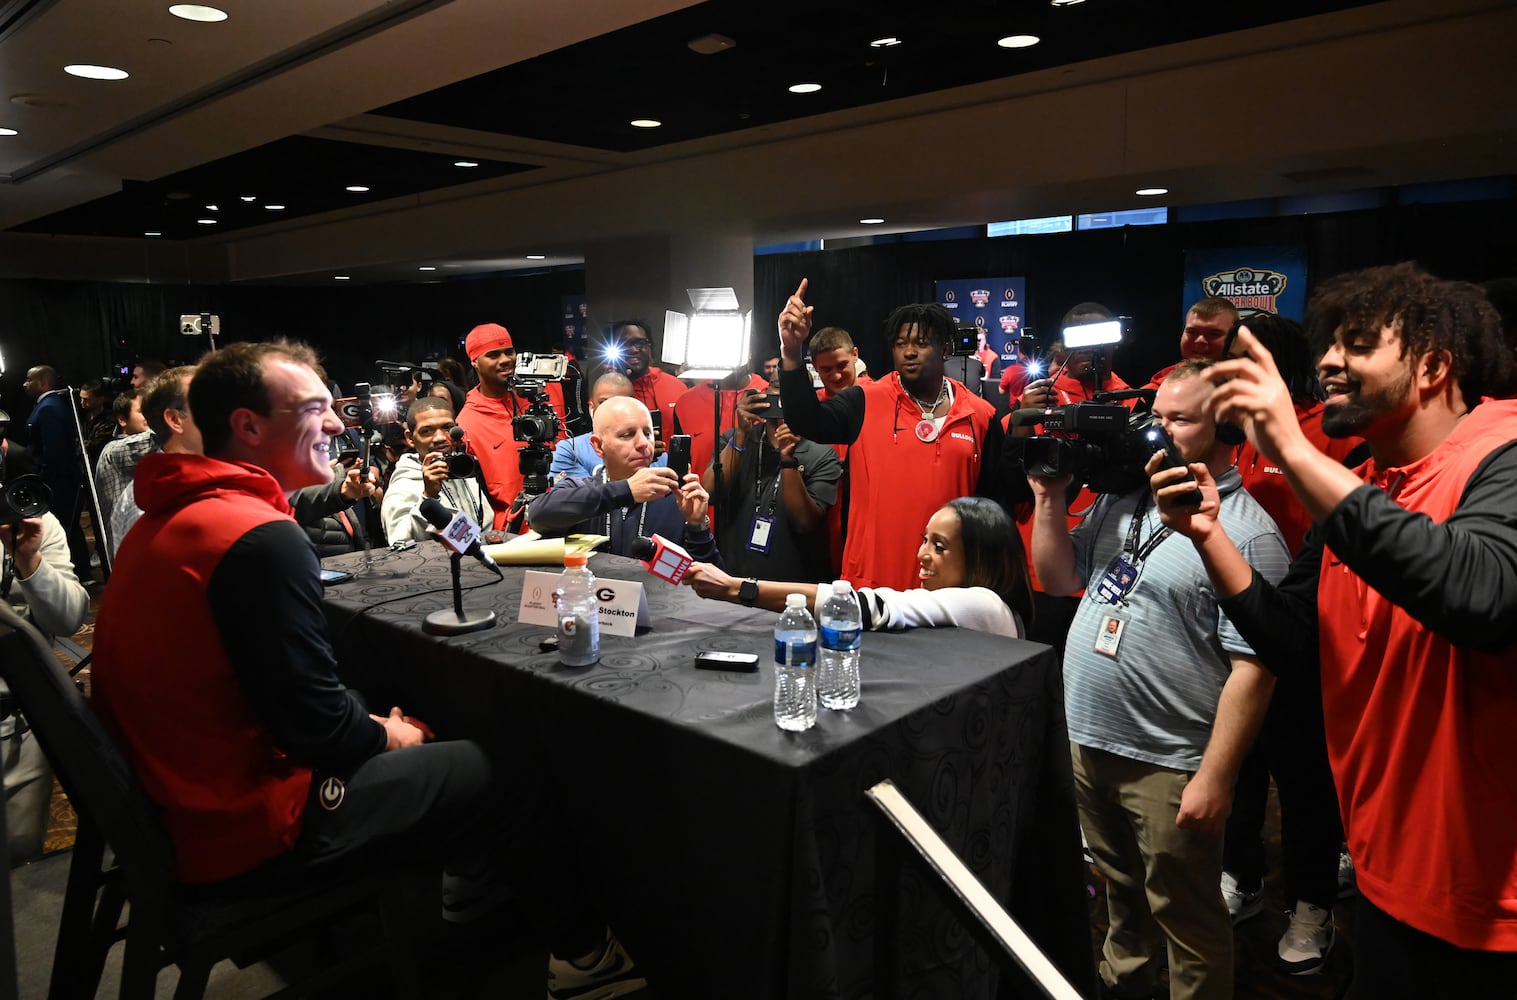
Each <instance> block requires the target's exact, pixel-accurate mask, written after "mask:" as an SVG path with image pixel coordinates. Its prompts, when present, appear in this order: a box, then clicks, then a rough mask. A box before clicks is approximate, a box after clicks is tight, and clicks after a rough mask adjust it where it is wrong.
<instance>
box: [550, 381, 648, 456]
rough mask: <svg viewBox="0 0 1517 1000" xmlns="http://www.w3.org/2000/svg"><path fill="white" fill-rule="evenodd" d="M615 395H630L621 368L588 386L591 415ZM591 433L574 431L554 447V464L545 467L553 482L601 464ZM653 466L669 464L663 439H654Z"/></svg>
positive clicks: (627, 382) (630, 386)
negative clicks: (664, 450)
mask: <svg viewBox="0 0 1517 1000" xmlns="http://www.w3.org/2000/svg"><path fill="white" fill-rule="evenodd" d="M614 396H626V397H628V398H631V397H632V380H631V379H630V378H628V377H627V376H625V375H623V374H622V373H621V372H607V373H606V374H604V375H602V376H601V377H600V378H598V379H596V380H595V385H593V386H591V387H590V401H589V403H588V404H587V405H588V408H589V410H590V416H591V417H594V416H595V411H596V410H598V409H599V408H600V405H601V404H602V403H604V402H605V401H606V400H608V399H611V398H612V397H614ZM591 437H593V435H591V434H576V435H575V436H574V437H569V438H564V440H562V441H560V442H559V443H558V444H557V445H555V446H554V448H553V467H552V468H550V469H549V470H548V472H549V474H550V475H551V477H552V479H553V482H555V483H556V482H558V481H559V480H560V479H563V478H565V477H568V476H573V477H575V478H577V479H580V478H584V477H585V476H593V475H595V470H596V469H599V468H600V467H601V460H600V455H598V454H597V453H596V451H595V446H594V445H592V444H591V443H590V438H591ZM653 451H654V454H655V456H656V457H655V458H654V459H653V465H654V467H655V468H660V469H661V468H663V467H664V466H666V465H668V464H669V460H668V458H667V457H666V456H665V455H664V454H663V442H662V441H657V440H655V441H654V442H653Z"/></svg>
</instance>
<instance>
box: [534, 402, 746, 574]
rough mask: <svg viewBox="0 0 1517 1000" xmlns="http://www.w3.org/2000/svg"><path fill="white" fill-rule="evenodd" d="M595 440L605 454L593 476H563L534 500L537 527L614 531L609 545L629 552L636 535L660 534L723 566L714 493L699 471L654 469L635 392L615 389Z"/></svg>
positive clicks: (547, 531) (553, 533)
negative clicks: (710, 515)
mask: <svg viewBox="0 0 1517 1000" xmlns="http://www.w3.org/2000/svg"><path fill="white" fill-rule="evenodd" d="M590 443H591V444H592V445H593V446H594V447H595V451H596V453H597V454H598V455H600V456H601V458H602V460H603V461H604V463H605V464H604V466H603V467H602V468H601V470H600V471H599V472H598V473H597V474H596V475H593V476H586V477H584V478H582V479H564V480H560V481H559V482H558V483H557V484H556V485H555V486H554V487H553V488H552V489H550V490H549V491H548V492H547V493H544V494H543V495H542V496H540V497H538V498H537V499H535V500H533V501H532V506H531V507H530V508H528V512H527V518H528V520H529V521H530V522H531V525H532V530H534V531H536V532H538V533H539V534H542V535H545V536H550V537H558V536H562V535H571V534H575V533H580V532H586V533H591V534H597V535H609V536H610V538H611V544H610V546H609V549H610V551H611V552H613V553H615V554H616V555H619V556H624V555H629V554H630V553H631V552H632V540H633V539H634V538H637V537H638V536H643V537H651V536H652V535H653V534H655V533H657V534H660V535H662V536H664V537H665V538H667V539H669V540H670V541H671V542H675V543H676V544H678V545H682V546H684V547H685V548H686V549H687V550H689V552H690V554H691V555H692V556H694V557H695V558H696V559H699V560H701V561H702V562H714V563H717V564H718V565H722V558H721V555H720V554H719V553H718V552H717V550H716V539H715V538H714V537H713V536H712V534H711V527H710V525H709V524H708V523H707V519H706V508H707V504H708V502H709V498H708V497H707V495H706V491H705V489H703V488H702V487H701V484H700V477H699V476H697V475H696V474H695V473H693V472H690V473H686V475H685V481H684V482H683V483H681V482H679V480H678V478H677V477H676V476H675V475H674V470H673V469H669V468H663V469H657V468H653V418H652V417H650V416H649V415H648V408H647V407H646V406H644V405H643V404H642V403H640V402H638V401H637V400H635V399H629V398H626V397H622V396H616V397H613V398H611V399H608V400H606V402H604V403H602V404H601V406H600V408H599V409H597V410H596V411H595V432H594V433H593V434H591V435H590Z"/></svg>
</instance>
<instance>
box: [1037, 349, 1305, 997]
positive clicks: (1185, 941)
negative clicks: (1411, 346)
mask: <svg viewBox="0 0 1517 1000" xmlns="http://www.w3.org/2000/svg"><path fill="white" fill-rule="evenodd" d="M1204 370H1205V368H1204V363H1188V364H1186V365H1182V366H1181V367H1179V368H1177V369H1176V370H1175V371H1174V372H1173V373H1171V374H1170V376H1169V378H1168V379H1167V380H1166V381H1165V383H1164V385H1163V387H1162V388H1160V390H1159V394H1158V398H1157V399H1156V400H1155V401H1154V408H1153V413H1154V419H1155V422H1156V423H1157V424H1159V425H1160V426H1161V427H1163V429H1164V430H1165V431H1166V432H1168V434H1169V435H1170V436H1171V438H1172V439H1173V441H1174V446H1175V448H1176V449H1177V450H1178V451H1179V452H1180V455H1181V456H1182V457H1183V459H1184V460H1185V461H1186V462H1196V463H1204V464H1205V466H1206V468H1208V469H1210V470H1212V472H1213V474H1214V475H1215V476H1216V477H1217V480H1218V482H1219V483H1220V484H1221V487H1222V491H1223V500H1222V518H1223V520H1224V521H1225V522H1226V523H1227V524H1228V526H1229V531H1230V532H1231V534H1232V535H1233V537H1235V538H1237V539H1238V540H1239V541H1240V544H1241V545H1242V547H1243V549H1244V551H1246V552H1247V554H1248V558H1249V561H1250V562H1252V563H1253V564H1254V565H1255V566H1256V567H1258V570H1259V572H1260V574H1261V575H1262V576H1264V577H1265V578H1266V579H1269V580H1278V579H1280V578H1281V577H1282V576H1283V575H1284V573H1285V568H1286V564H1287V563H1288V561H1289V558H1290V556H1289V553H1287V552H1286V549H1285V542H1284V541H1283V540H1282V539H1281V537H1280V531H1279V529H1278V528H1276V527H1275V523H1274V521H1272V520H1271V519H1270V517H1269V515H1268V514H1267V513H1265V511H1264V509H1263V508H1262V507H1260V506H1259V505H1258V504H1257V503H1256V502H1255V501H1254V499H1253V498H1252V497H1250V496H1249V495H1248V493H1247V492H1245V491H1244V490H1242V489H1240V488H1239V487H1240V485H1241V482H1242V480H1241V477H1240V476H1239V474H1238V470H1237V469H1236V468H1235V467H1234V466H1233V464H1232V453H1233V446H1232V445H1231V444H1228V443H1227V442H1226V441H1225V440H1223V439H1222V438H1221V437H1219V435H1218V431H1217V427H1216V424H1215V422H1214V421H1213V420H1212V417H1211V412H1210V410H1209V408H1208V403H1209V401H1210V399H1211V395H1212V386H1211V383H1210V382H1208V381H1207V380H1206V378H1205V377H1204V375H1203V372H1204ZM1028 481H1029V483H1030V484H1031V486H1032V489H1033V493H1034V495H1035V497H1036V510H1035V512H1034V514H1033V518H1034V520H1033V551H1032V555H1033V562H1034V564H1035V565H1036V566H1037V570H1038V579H1039V581H1040V582H1041V583H1042V585H1043V587H1044V589H1045V590H1047V591H1048V592H1049V593H1050V594H1054V595H1068V594H1072V593H1074V592H1075V591H1078V590H1080V589H1081V588H1085V589H1086V592H1085V597H1084V598H1083V599H1082V600H1081V601H1080V605H1079V609H1078V610H1077V611H1076V614H1075V619H1074V624H1073V625H1072V626H1071V628H1070V631H1069V638H1068V645H1067V647H1066V650H1065V654H1064V683H1065V691H1066V696H1065V705H1066V711H1067V714H1068V723H1069V739H1070V751H1071V755H1072V758H1073V762H1074V776H1075V797H1076V801H1077V805H1078V807H1079V812H1080V827H1081V829H1082V830H1083V831H1084V832H1085V836H1086V839H1087V840H1088V842H1089V845H1090V853H1091V854H1092V856H1093V857H1094V858H1095V863H1096V868H1097V869H1098V870H1099V871H1100V872H1101V874H1102V875H1103V876H1105V878H1106V881H1107V903H1108V910H1109V912H1110V915H1111V925H1110V930H1109V932H1108V933H1107V936H1106V943H1105V946H1104V947H1103V949H1102V962H1101V968H1100V974H1101V978H1102V979H1103V980H1104V982H1105V984H1106V986H1107V987H1108V988H1109V989H1110V991H1111V992H1113V993H1117V994H1119V995H1122V996H1133V997H1137V996H1148V995H1150V994H1151V993H1152V992H1153V991H1154V989H1155V988H1156V987H1157V986H1158V975H1159V969H1160V966H1161V965H1162V964H1163V961H1164V956H1163V955H1162V954H1160V953H1157V952H1156V950H1155V947H1156V945H1157V944H1158V943H1159V942H1160V941H1164V940H1167V941H1168V945H1169V947H1168V953H1169V963H1170V983H1171V987H1172V995H1173V996H1176V997H1182V996H1183V997H1198V998H1199V997H1230V996H1232V979H1233V957H1232V956H1233V937H1232V927H1231V925H1230V924H1229V922H1228V919H1227V908H1226V907H1225V906H1224V905H1223V902H1222V894H1221V892H1220V891H1218V888H1217V887H1218V884H1219V882H1220V879H1221V877H1222V834H1223V826H1224V823H1225V821H1226V818H1227V813H1228V809H1229V806H1230V803H1231V797H1232V788H1233V782H1234V780H1235V778H1236V777H1237V772H1238V767H1239V765H1240V764H1241V762H1242V760H1243V757H1244V754H1245V753H1246V752H1247V750H1248V747H1249V746H1250V745H1251V744H1252V742H1253V740H1254V737H1255V735H1256V734H1257V733H1258V731H1259V725H1260V723H1261V721H1262V720H1263V718H1264V712H1265V710H1266V708H1267V707H1268V705H1269V698H1270V693H1271V690H1272V689H1273V686H1274V681H1273V677H1272V675H1271V674H1270V673H1269V672H1268V671H1267V670H1265V669H1264V667H1263V665H1262V664H1260V663H1259V661H1258V659H1257V658H1256V657H1255V656H1254V651H1253V648H1252V647H1251V646H1250V645H1249V644H1248V643H1247V642H1245V641H1244V640H1243V637H1242V636H1241V635H1239V634H1238V631H1237V629H1235V628H1234V627H1233V625H1232V623H1231V622H1229V621H1228V619H1227V617H1226V616H1225V615H1223V614H1222V612H1221V610H1220V608H1219V607H1218V604H1217V599H1216V597H1215V595H1214V594H1213V593H1212V590H1211V588H1210V587H1209V586H1207V580H1206V574H1205V571H1204V570H1203V569H1202V567H1201V563H1200V560H1199V559H1197V558H1196V555H1195V553H1194V552H1193V551H1191V549H1190V547H1189V546H1187V545H1185V544H1184V543H1183V541H1181V540H1177V539H1172V538H1170V534H1171V532H1170V531H1169V530H1168V529H1167V528H1164V527H1163V526H1162V525H1160V523H1159V516H1158V512H1157V511H1156V510H1155V509H1154V504H1153V502H1152V499H1151V497H1150V495H1149V490H1148V489H1147V488H1145V487H1143V486H1139V487H1138V488H1136V489H1134V490H1132V491H1130V492H1127V493H1123V494H1107V495H1104V496H1102V497H1101V498H1100V499H1099V500H1097V501H1096V504H1095V506H1094V507H1093V508H1092V509H1091V512H1090V514H1089V515H1088V516H1087V517H1086V518H1085V519H1084V521H1082V522H1081V523H1080V526H1079V527H1077V528H1075V529H1074V530H1073V531H1071V530H1070V529H1069V524H1068V521H1067V519H1066V518H1067V509H1066V507H1065V496H1066V487H1067V485H1068V480H1067V479H1057V480H1055V479H1044V478H1039V477H1035V476H1029V477H1028Z"/></svg>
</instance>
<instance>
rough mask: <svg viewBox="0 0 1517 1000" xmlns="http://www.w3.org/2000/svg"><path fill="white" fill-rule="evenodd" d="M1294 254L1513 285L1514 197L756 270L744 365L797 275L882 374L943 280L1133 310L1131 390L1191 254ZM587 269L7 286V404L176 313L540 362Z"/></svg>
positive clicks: (1178, 320) (100, 362) (952, 246)
mask: <svg viewBox="0 0 1517 1000" xmlns="http://www.w3.org/2000/svg"><path fill="white" fill-rule="evenodd" d="M1277 244H1302V245H1304V246H1305V247H1306V249H1307V260H1308V267H1309V279H1310V281H1311V282H1312V283H1314V284H1315V283H1317V282H1320V281H1321V280H1323V279H1324V278H1327V277H1331V276H1332V275H1335V274H1340V273H1342V272H1344V271H1350V270H1354V269H1356V268H1361V267H1368V266H1371V265H1375V264H1387V263H1394V262H1396V261H1401V260H1417V261H1420V262H1421V263H1422V264H1423V265H1424V266H1426V267H1427V268H1428V269H1430V270H1431V271H1433V272H1434V273H1435V274H1439V275H1441V276H1444V277H1449V278H1462V279H1466V280H1470V281H1484V280H1487V279H1490V278H1495V277H1506V276H1513V275H1517V202H1512V201H1488V202H1474V203H1462V204H1430V205H1411V206H1400V207H1387V208H1382V209H1378V210H1373V211H1362V212H1348V213H1340V214H1332V215H1311V216H1294V217H1288V218H1268V219H1231V220H1225V221H1218V222H1200V223H1185V224H1170V225H1166V226H1148V227H1138V228H1132V229H1119V230H1095V231H1087V232H1076V233H1067V234H1060V235H1050V236H1026V237H1011V238H1003V239H988V238H979V239H971V240H953V241H931V240H923V241H920V242H901V243H891V244H881V245H874V246H859V247H851V248H848V249H829V250H825V251H818V252H814V253H800V254H784V255H773V256H763V257H757V258H755V259H754V283H753V284H754V304H753V309H754V327H755V336H754V356H755V357H761V356H763V355H764V354H765V352H768V353H771V354H772V353H774V351H775V350H776V349H777V346H778V343H777V341H778V338H777V335H776V333H775V326H774V317H775V316H776V315H778V313H779V310H780V308H781V307H782V306H783V305H784V302H785V298H786V296H788V295H789V294H790V293H791V292H793V291H794V290H795V287H796V285H797V284H799V282H800V280H801V278H803V277H805V278H809V279H810V283H811V291H810V293H809V295H808V301H809V302H810V303H811V304H813V305H814V306H816V323H817V325H818V326H820V325H834V326H842V327H844V328H846V329H847V330H849V331H850V332H851V333H852V334H853V335H854V339H855V340H856V341H857V342H858V344H859V351H860V354H861V355H862V356H863V357H864V359H865V360H866V361H867V362H868V363H869V367H870V370H871V371H872V372H874V373H876V374H881V373H884V372H888V371H889V370H890V367H891V366H890V359H889V352H888V350H887V349H886V347H885V337H884V333H883V330H882V323H883V321H884V319H885V316H886V315H887V314H888V313H889V311H890V310H891V309H892V308H893V307H895V306H897V305H900V304H902V303H906V302H926V301H931V300H932V298H933V282H934V281H936V280H937V279H940V278H945V279H946V278H973V277H998V276H1017V275H1020V276H1023V277H1025V278H1026V279H1027V311H1026V325H1027V326H1028V328H1030V329H1031V330H1033V331H1034V332H1036V333H1037V334H1038V335H1040V336H1042V337H1045V338H1046V337H1047V336H1048V335H1050V334H1051V333H1052V332H1053V331H1054V330H1055V329H1056V328H1057V326H1058V324H1059V321H1060V319H1061V318H1062V317H1063V314H1064V312H1065V311H1066V310H1067V309H1068V308H1069V307H1070V306H1071V305H1073V304H1075V303H1076V302H1082V301H1087V300H1093V301H1096V302H1101V303H1103V304H1105V305H1106V306H1108V307H1110V308H1111V309H1113V310H1115V311H1116V312H1118V313H1121V314H1124V315H1129V316H1132V317H1133V319H1134V326H1135V330H1136V338H1135V340H1134V342H1132V343H1129V344H1125V345H1123V347H1122V348H1121V350H1120V351H1119V352H1118V354H1117V358H1116V369H1117V372H1118V374H1120V375H1122V376H1123V377H1124V378H1126V379H1127V380H1128V381H1129V382H1131V383H1133V384H1135V385H1137V384H1142V383H1143V382H1144V381H1146V380H1147V379H1148V377H1149V375H1151V374H1152V373H1153V372H1154V371H1156V370H1157V369H1159V368H1161V367H1163V366H1164V365H1167V364H1169V363H1171V362H1172V361H1174V360H1175V359H1176V358H1177V357H1178V353H1179V332H1180V327H1181V324H1182V322H1183V320H1184V315H1183V312H1182V310H1183V309H1184V303H1182V302H1181V301H1180V300H1181V293H1182V283H1183V269H1184V263H1185V251H1186V249H1187V248H1192V247H1195V248H1204V247H1233V246H1236V247H1246V246H1267V245H1277ZM584 288H585V284H584V272H583V271H581V270H573V269H566V270H555V271H550V272H545V273H539V274H532V275H524V276H520V277H491V278H481V279H475V280H453V281H447V282H441V283H438V284H427V285H423V284H405V285H381V286H357V287H348V286H343V285H336V284H334V286H333V287H330V288H327V287H321V288H288V287H278V286H252V285H229V286H211V287H205V286H187V285H179V286H175V285H146V284H110V283H102V282H96V283H87V282H64V281H42V280H11V281H0V354H3V357H4V361H5V364H6V368H7V371H6V373H5V375H4V376H3V377H0V406H3V407H4V408H5V409H6V410H7V411H8V412H9V413H10V414H11V416H12V418H13V420H12V424H13V431H19V430H20V425H21V423H22V422H23V421H24V419H25V415H26V414H27V413H28V412H29V411H30V408H31V402H30V400H27V399H26V398H25V396H24V394H23V393H22V391H21V383H22V381H23V380H24V379H25V377H26V376H25V373H26V369H27V368H28V367H30V366H32V365H36V364H52V365H53V366H54V367H56V368H57V369H58V370H59V375H60V377H61V378H62V380H63V381H64V382H70V383H73V384H78V383H79V382H82V381H84V380H86V379H89V378H96V377H99V376H100V375H103V374H105V373H106V372H107V371H108V370H109V369H110V367H111V365H112V364H113V363H115V364H122V363H128V362H131V361H134V360H136V359H138V358H159V359H162V360H164V361H193V360H194V359H195V358H196V357H197V356H198V355H199V354H200V353H201V352H202V351H203V350H204V349H205V341H204V338H193V337H185V336H181V335H180V334H179V333H178V326H177V322H176V321H177V319H178V317H179V315H180V314H182V313H198V312H200V311H202V310H210V311H211V312H214V313H216V314H218V315H219V316H220V317H221V322H222V338H221V342H222V343H230V342H231V341H233V340H264V339H268V338H271V337H275V336H288V337H292V338H296V339H300V340H304V341H306V342H308V343H310V344H312V345H313V346H315V347H316V348H317V350H318V351H319V352H320V353H321V354H322V356H323V357H324V358H325V359H326V361H327V366H328V368H329V370H330V372H331V374H332V377H334V378H336V379H337V380H338V381H339V382H340V383H341V384H342V386H343V387H344V388H345V389H346V388H348V387H351V385H352V384H353V382H355V381H363V380H368V381H372V382H379V381H383V379H382V377H381V374H380V373H379V372H378V371H377V370H375V368H374V366H373V362H374V361H375V360H376V359H379V358H385V359H389V360H402V361H421V360H423V359H427V358H430V357H436V356H440V355H444V354H452V355H453V356H455V357H460V358H461V357H462V348H461V341H462V339H463V337H464V336H465V334H466V333H467V332H468V330H469V329H470V328H471V327H473V326H474V325H475V324H478V323H484V322H497V323H502V324H504V325H505V326H506V327H508V328H509V329H510V330H511V332H512V335H513V336H514V338H515V340H516V343H517V344H518V345H519V346H521V347H523V348H525V349H528V350H546V349H547V348H548V347H550V346H552V345H553V344H556V343H558V342H559V339H560V333H561V322H560V319H559V310H560V301H561V297H562V296H564V295H582V294H583V293H584Z"/></svg>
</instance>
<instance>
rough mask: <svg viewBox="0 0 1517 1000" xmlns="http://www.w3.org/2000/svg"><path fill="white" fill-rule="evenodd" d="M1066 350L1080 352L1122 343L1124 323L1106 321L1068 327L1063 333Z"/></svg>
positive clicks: (1111, 320) (1114, 320)
mask: <svg viewBox="0 0 1517 1000" xmlns="http://www.w3.org/2000/svg"><path fill="white" fill-rule="evenodd" d="M1063 340H1064V349H1065V350H1066V351H1078V350H1080V349H1081V348H1085V347H1105V346H1106V345H1107V344H1120V343H1121V342H1122V321H1121V320H1119V319H1109V320H1104V321H1102V322H1100V323H1081V324H1079V325H1077V326H1066V327H1065V328H1064V333H1063Z"/></svg>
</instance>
